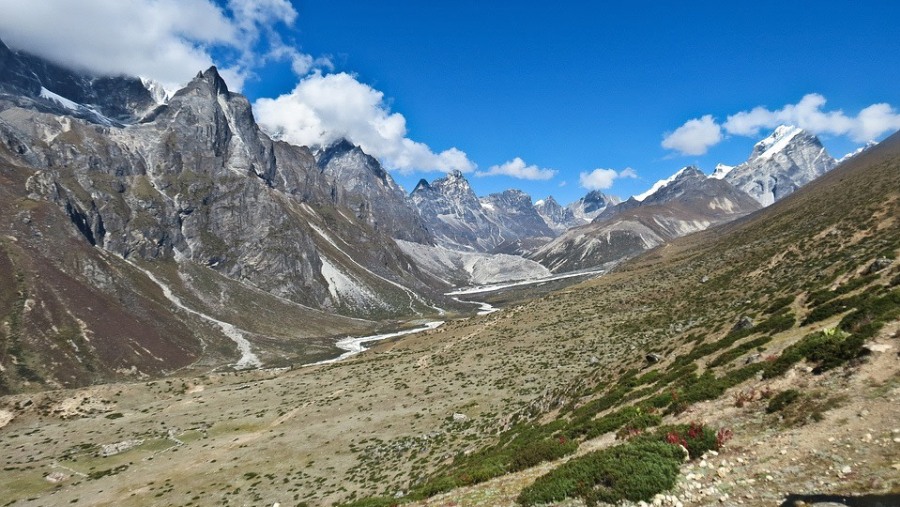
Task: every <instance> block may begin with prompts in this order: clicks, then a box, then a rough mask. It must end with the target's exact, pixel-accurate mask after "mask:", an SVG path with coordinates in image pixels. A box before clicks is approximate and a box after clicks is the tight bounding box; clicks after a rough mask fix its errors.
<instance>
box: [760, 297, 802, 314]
mask: <svg viewBox="0 0 900 507" xmlns="http://www.w3.org/2000/svg"><path fill="white" fill-rule="evenodd" d="M794 299H795V298H794V296H784V297H780V298H777V299H775V300H774V301H772V303H771V304H770V305H769V307H768V308H766V310H765V312H766V313H775V312H777V311H778V310H781V309H782V308H784V307H786V306H788V305H790V304H791V303H793V302H794Z"/></svg>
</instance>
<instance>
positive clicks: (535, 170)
mask: <svg viewBox="0 0 900 507" xmlns="http://www.w3.org/2000/svg"><path fill="white" fill-rule="evenodd" d="M556 173H557V171H556V169H542V168H540V167H538V166H536V165H534V164H532V165H528V164H526V163H525V161H524V160H522V159H521V158H519V157H516V158H514V159H512V160H509V161H507V162H505V163H503V164H500V165H493V166H491V167H490V168H488V170H487V171H478V172H477V173H475V175H476V176H511V177H513V178H518V179H520V180H549V179H551V178H553V177H554V176H556Z"/></svg>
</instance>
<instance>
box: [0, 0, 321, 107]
mask: <svg viewBox="0 0 900 507" xmlns="http://www.w3.org/2000/svg"><path fill="white" fill-rule="evenodd" d="M0 12H2V13H3V15H2V16H0V37H2V38H3V41H4V42H5V43H6V44H7V45H9V46H11V47H13V48H15V49H22V50H25V51H28V52H30V53H34V54H36V55H38V56H41V57H44V58H47V59H49V60H51V61H54V62H56V63H59V64H61V65H64V66H69V67H75V68H81V69H87V70H90V71H93V72H95V73H98V74H107V75H116V74H127V75H134V76H144V77H150V78H153V79H155V80H157V81H159V82H161V83H162V84H163V85H165V86H166V87H167V88H170V89H172V88H178V87H180V86H181V85H182V84H184V83H185V82H187V81H188V80H190V79H191V78H192V77H193V76H194V75H195V74H196V73H197V72H198V71H200V70H205V69H206V68H208V67H209V66H211V65H213V63H214V59H213V56H212V53H213V51H214V50H216V49H217V48H218V49H221V50H224V52H226V53H231V54H233V55H234V56H232V57H231V58H229V59H228V60H227V61H222V60H220V61H218V62H216V63H218V64H219V66H220V67H222V68H221V69H220V70H221V71H222V74H223V76H225V78H226V80H227V81H228V86H229V87H230V88H231V89H234V90H240V89H241V87H242V85H243V81H244V80H245V79H247V78H248V77H250V76H252V75H253V70H254V68H255V67H256V66H257V65H258V64H260V63H262V62H264V61H267V60H268V59H272V58H285V59H288V61H290V62H291V63H292V67H293V68H294V69H295V70H296V71H299V72H300V73H301V74H303V73H307V72H310V71H311V70H313V69H315V68H316V67H317V66H321V67H325V68H327V67H328V66H329V65H330V62H328V61H327V59H321V58H318V59H317V58H313V57H311V56H309V55H305V54H303V53H302V52H300V51H299V50H298V49H296V48H291V47H290V46H287V45H285V44H284V43H283V42H282V41H281V40H280V38H278V37H277V36H273V34H275V35H277V34H276V33H275V31H274V29H273V28H272V27H273V26H275V25H277V24H284V25H291V24H292V23H294V21H295V20H296V18H297V11H296V10H295V9H294V8H293V6H292V5H291V4H290V2H288V1H287V0H261V1H256V0H254V1H251V0H229V1H228V2H227V4H226V7H225V8H222V7H220V6H218V5H217V4H216V3H215V2H214V1H213V0H128V1H109V0H78V1H77V2H73V1H71V0H32V1H28V2H22V1H20V0H0ZM263 35H265V37H263ZM261 45H262V46H265V47H262V48H261V47H260V46H261ZM260 52H262V53H263V54H264V55H265V57H264V58H259V57H258V54H259V53H260ZM267 53H268V54H267Z"/></svg>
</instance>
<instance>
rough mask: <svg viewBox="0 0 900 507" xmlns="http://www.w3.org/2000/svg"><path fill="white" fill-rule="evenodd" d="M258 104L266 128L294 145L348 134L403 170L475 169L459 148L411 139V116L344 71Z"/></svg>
mask: <svg viewBox="0 0 900 507" xmlns="http://www.w3.org/2000/svg"><path fill="white" fill-rule="evenodd" d="M253 109H254V112H255V113H256V118H257V121H258V122H259V124H260V125H261V126H262V127H263V128H264V129H265V130H266V131H267V132H269V133H270V134H271V135H273V136H274V137H276V138H279V139H282V140H284V141H286V142H288V143H291V144H296V145H301V146H325V145H328V144H330V143H332V142H334V141H336V140H338V139H341V138H346V139H348V140H349V141H351V142H353V143H354V144H358V145H359V146H361V147H362V149H363V150H364V151H365V152H366V153H368V154H370V155H372V156H374V157H376V158H378V159H380V160H381V162H382V163H383V164H384V165H385V166H387V167H388V168H389V169H398V170H400V171H401V172H412V171H444V172H447V171H451V170H454V169H458V170H460V171H464V172H468V171H472V170H473V169H475V164H474V163H473V162H472V161H470V160H469V159H468V157H467V156H466V154H465V153H464V152H462V151H460V150H458V149H456V148H450V149H447V150H444V151H442V152H440V153H434V152H433V151H432V150H431V149H430V148H429V147H428V146H427V145H425V144H424V143H420V142H417V141H413V140H412V139H409V138H408V137H407V129H406V118H404V117H403V115H402V114H400V113H395V112H391V110H390V108H389V107H388V105H387V104H386V103H385V100H384V93H382V92H381V91H379V90H376V89H374V88H372V87H371V86H369V85H367V84H364V83H361V82H359V81H358V80H357V79H356V78H355V77H354V76H352V75H350V74H347V73H344V72H340V73H336V74H322V73H318V72H316V73H313V74H311V75H309V76H306V77H304V78H302V79H301V80H300V82H299V83H298V84H297V86H296V87H295V88H294V89H293V91H291V92H290V93H288V94H285V95H282V96H280V97H277V98H274V99H269V98H262V99H259V100H257V101H256V102H255V103H254V105H253Z"/></svg>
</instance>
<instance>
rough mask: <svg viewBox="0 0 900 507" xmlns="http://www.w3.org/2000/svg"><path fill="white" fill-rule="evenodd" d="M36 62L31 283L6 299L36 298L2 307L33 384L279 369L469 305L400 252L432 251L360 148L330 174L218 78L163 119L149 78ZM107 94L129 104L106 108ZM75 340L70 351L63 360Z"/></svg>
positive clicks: (22, 70)
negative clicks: (418, 245) (379, 329)
mask: <svg viewBox="0 0 900 507" xmlns="http://www.w3.org/2000/svg"><path fill="white" fill-rule="evenodd" d="M0 49H6V48H5V46H3V47H2V48H0ZM32 59H33V57H29V56H27V55H22V54H19V53H15V52H12V51H9V50H5V51H0V65H2V70H4V72H2V73H0V167H2V168H3V171H4V178H5V185H4V188H3V190H4V192H5V194H6V195H5V196H4V199H3V200H4V206H3V209H2V210H0V211H2V217H3V221H4V222H5V223H6V224H7V226H6V227H5V228H4V238H8V239H9V241H6V240H4V243H3V245H0V246H2V248H0V263H3V262H5V263H6V264H5V268H4V269H5V270H6V275H8V276H10V277H12V278H10V279H9V280H6V279H4V280H6V282H9V283H4V284H2V285H0V292H2V293H3V294H2V295H0V301H19V300H21V301H24V303H23V304H22V305H18V304H16V305H13V306H7V307H4V308H0V320H5V321H6V322H14V323H16V325H14V326H12V327H10V328H8V329H7V331H4V332H3V333H4V334H5V336H6V338H5V339H8V340H14V342H15V343H17V344H18V345H16V346H15V347H13V348H12V349H11V350H10V349H7V352H5V353H0V364H2V365H4V368H7V369H6V370H5V371H7V372H8V373H6V374H5V375H7V376H9V375H11V376H10V377H9V378H7V382H6V383H7V384H8V385H11V386H14V387H13V388H15V389H19V388H21V386H23V385H27V384H29V383H31V384H33V383H35V382H37V383H38V384H41V383H43V384H45V385H54V383H56V385H58V383H63V384H69V385H71V384H78V383H83V382H86V381H96V380H98V379H108V378H114V377H116V376H118V375H123V374H124V373H121V372H125V371H133V372H136V373H135V374H151V375H156V374H159V373H160V371H170V370H171V369H177V368H180V367H184V366H186V365H189V364H192V363H195V362H198V361H200V362H211V363H212V364H216V363H217V362H218V363H224V364H228V363H229V362H232V361H234V359H233V357H234V356H233V354H235V351H234V348H233V347H235V346H237V348H238V349H239V350H238V353H239V354H241V355H242V356H241V357H250V356H249V355H248V354H253V355H258V356H260V357H262V360H263V361H272V360H276V361H283V360H285V359H286V358H290V357H294V358H296V357H310V355H312V356H315V354H321V353H322V352H324V351H326V350H329V349H330V348H331V347H332V345H326V344H325V343H323V342H319V343H317V344H313V343H311V342H310V341H309V338H311V337H316V338H317V339H318V338H319V337H325V336H329V335H332V334H336V333H340V332H346V331H348V330H354V329H356V330H359V329H365V328H367V327H368V328H371V327H374V326H375V323H374V322H373V321H369V320H360V319H377V320H382V319H390V318H399V317H404V318H406V317H413V318H415V317H417V316H421V315H426V314H434V313H437V312H438V311H439V310H438V309H437V305H442V306H444V307H445V308H447V307H453V305H455V303H454V302H453V301H452V300H450V299H448V298H444V297H443V296H442V292H443V290H445V289H446V282H444V281H442V280H437V279H435V278H434V276H433V275H431V274H429V273H426V272H422V271H420V270H419V269H418V268H417V267H416V265H415V264H414V263H413V261H412V260H411V259H410V258H409V257H408V256H407V255H406V254H404V253H403V251H402V250H401V249H400V248H399V247H398V246H397V244H396V242H395V239H394V237H395V236H396V237H399V238H409V239H412V240H416V241H421V242H425V243H426V244H427V243H429V242H430V241H431V236H430V234H429V233H428V231H427V229H425V228H424V225H423V224H422V222H421V220H420V219H419V218H418V215H417V214H416V213H415V212H414V209H413V208H412V207H411V205H409V203H408V201H407V199H406V196H405V195H403V193H402V191H399V189H398V187H397V186H396V184H394V183H393V181H392V180H391V179H390V177H389V175H387V174H386V173H385V172H384V171H383V169H381V167H380V165H378V164H377V162H375V161H374V159H371V158H370V157H367V156H365V155H364V154H362V153H361V152H359V151H358V150H357V149H355V148H350V149H346V146H335V147H332V148H333V149H332V150H330V151H326V152H325V153H323V154H320V156H319V158H318V159H317V158H316V156H315V155H314V154H313V153H312V152H311V151H310V150H309V149H308V148H305V147H297V146H291V145H288V144H286V143H283V142H278V141H272V140H271V139H270V138H269V137H268V136H266V135H265V134H264V133H263V132H262V131H260V129H259V127H258V126H257V125H256V122H255V120H254V118H253V113H252V110H251V107H250V103H249V102H248V101H247V99H246V98H245V97H243V96H241V95H239V94H235V93H232V92H230V91H229V90H228V87H227V85H226V83H225V82H224V80H223V79H222V78H221V76H220V75H219V73H218V71H217V69H216V68H215V67H213V68H210V69H208V70H206V71H204V72H201V73H199V74H198V75H197V76H196V78H194V79H193V80H192V81H191V82H190V83H188V85H187V86H185V87H184V88H183V89H181V90H179V91H178V92H177V93H175V94H174V95H173V96H172V97H169V98H168V100H167V101H166V103H165V104H158V103H157V102H156V101H155V100H154V99H153V97H152V94H151V93H150V90H148V89H147V88H144V87H143V83H142V81H141V80H139V79H136V78H135V79H132V78H100V77H96V76H89V75H85V74H81V73H78V72H74V71H68V70H65V69H61V68H57V67H54V66H53V64H50V63H45V64H42V65H37V64H35V63H34V61H33V60H32ZM32 69H37V71H33V70H32ZM45 79H46V80H45ZM104 80H105V81H104ZM104 82H105V83H107V84H109V83H112V84H110V86H113V87H114V88H115V89H116V90H118V91H121V93H118V92H117V93H108V94H105V95H103V94H101V93H100V92H98V91H97V90H99V88H97V86H98V83H104ZM51 86H52V87H54V88H55V90H72V92H71V93H72V94H73V95H72V97H66V96H63V95H61V94H60V93H58V92H56V91H50V90H51V88H50V87H51ZM135 86H138V87H140V88H141V90H143V91H142V92H134V90H135V88H134V87H135ZM132 92H134V93H132ZM66 93H69V92H68V91H67V92H66ZM79 93H81V95H78V94H79ZM91 94H94V95H91ZM101 95H103V96H104V97H106V98H108V99H109V100H110V101H111V102H110V103H109V104H106V103H104V102H102V101H94V99H93V98H92V97H95V96H96V97H100V96H101ZM137 96H140V97H143V98H144V99H146V100H145V101H135V100H131V98H133V97H137ZM73 97H75V98H79V99H81V100H89V99H90V100H92V101H93V102H88V103H85V104H82V103H78V102H76V100H75V98H73ZM150 102H152V103H153V105H154V107H152V110H151V111H150V112H149V113H145V112H144V111H145V106H146V105H147V104H149V103H150ZM117 108H118V109H117ZM117 111H118V113H117ZM350 166H353V167H350ZM350 173H352V174H350ZM343 180H347V182H349V184H347V185H344V181H343ZM398 191H399V193H398ZM375 201H378V202H377V203H376V202H375ZM370 203H371V204H370ZM404 213H405V214H404ZM38 224H41V225H40V227H41V228H37V225H38ZM57 243H61V244H66V245H70V246H69V247H68V248H67V249H66V250H65V251H57V250H56V249H55V244H57ZM26 259H34V261H26ZM38 259H40V262H38V261H37V260H38ZM63 279H65V280H67V282H65V283H63V282H62V281H61V280H63ZM10 280H13V281H12V282H10ZM16 280H18V281H16ZM60 284H63V285H60ZM65 284H69V285H70V286H71V287H72V289H70V291H69V294H74V293H75V292H76V290H75V288H74V287H77V293H78V294H79V295H80V296H79V297H78V298H76V299H72V298H70V297H68V296H66V295H65V294H63V293H60V292H59V290H60V287H61V286H65ZM160 291H162V292H160ZM39 295H40V296H39ZM20 298H23V299H20ZM31 298H36V299H33V300H34V301H37V302H38V304H37V306H31V305H32V304H33V303H28V301H31V300H32V299H31ZM136 300H137V301H140V300H150V301H153V304H152V305H151V307H150V309H146V310H145V309H142V307H141V306H140V305H139V304H138V305H134V304H133V303H134V301H136ZM125 301H130V302H131V303H130V304H126V303H124V302H125ZM100 302H105V303H103V305H102V307H103V308H104V312H105V316H104V315H99V314H95V313H94V312H95V310H96V309H97V308H98V307H100V306H101V303H100ZM259 305H261V306H262V307H264V308H266V310H261V309H260V308H257V306H259ZM251 308H252V309H251ZM275 309H278V313H277V314H276V315H272V314H271V311H272V310H275ZM107 319H109V320H111V321H112V322H115V323H116V324H115V325H114V326H110V325H108V323H107V322H106V320H107ZM298 321H305V322H306V324H303V325H297V322H298ZM279 323H280V324H279ZM53 330H58V332H57V331H53ZM138 330H140V331H138ZM60 333H62V334H65V335H66V336H70V338H67V340H68V341H65V343H67V345H66V346H64V347H59V346H50V345H49V344H51V343H54V340H60V339H61V338H60V337H59V335H60ZM79 343H81V345H79ZM85 343H91V344H97V345H98V346H97V347H94V346H88V345H85ZM102 343H105V344H107V345H105V346H103V347H99V345H100V344H102ZM123 347H124V348H125V349H126V350H127V352H126V351H123V352H120V353H115V354H112V351H116V350H120V351H121V350H122V349H123ZM242 350H243V351H244V352H247V354H244V352H241V351H242ZM229 358H232V359H229ZM242 361H243V360H242V359H241V360H238V361H236V362H235V364H245V363H243V362H242ZM12 364H19V365H21V367H20V368H18V370H17V369H16V368H13V367H12V366H11V365H12ZM50 365H55V366H50ZM17 371H19V373H18V374H17V373H15V372H17ZM9 372H12V373H9Z"/></svg>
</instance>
